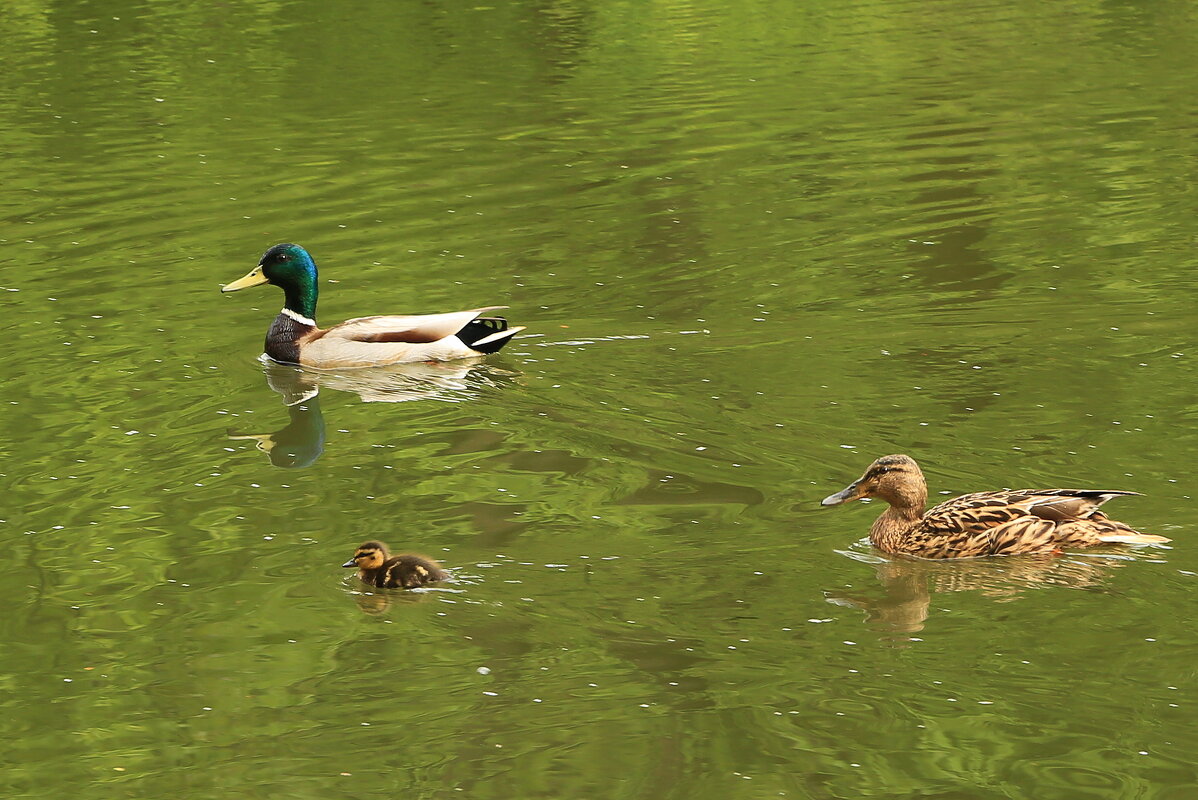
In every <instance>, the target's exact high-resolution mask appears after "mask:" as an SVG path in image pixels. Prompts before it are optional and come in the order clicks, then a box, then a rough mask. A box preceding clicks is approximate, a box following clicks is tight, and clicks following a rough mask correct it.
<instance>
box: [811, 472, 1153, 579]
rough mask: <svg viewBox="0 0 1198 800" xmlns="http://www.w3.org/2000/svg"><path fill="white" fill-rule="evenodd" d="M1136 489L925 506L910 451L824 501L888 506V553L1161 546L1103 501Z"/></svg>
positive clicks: (977, 496) (1036, 493)
mask: <svg viewBox="0 0 1198 800" xmlns="http://www.w3.org/2000/svg"><path fill="white" fill-rule="evenodd" d="M1131 494H1137V492H1122V491H1103V490H1098V489H1043V490H1034V489H1012V490H1008V491H998V492H976V493H974V494H966V495H962V496H961V497H955V498H953V499H952V500H948V501H946V502H943V503H941V504H940V505H938V506H934V507H932V508H930V509H928V510H927V511H924V506H925V505H926V503H927V499H928V486H927V482H926V481H925V480H924V477H923V472H922V471H921V470H920V469H919V465H918V464H916V463H915V460H914V459H912V458H910V457H909V456H904V455H892V456H882V457H881V458H879V459H878V460H877V461H875V462H874V463H872V464H870V465H869V469H867V470H866V471H865V474H864V475H862V476H861V477H860V478H858V479H857V480H855V481H853V482H852V483H851V484H849V485H848V486H847V487H845V488H844V489H842V490H841V491H839V492H837V493H836V494H833V495H829V496H828V497H825V498H824V500H823V502H822V505H825V506H833V505H839V504H840V503H845V502H848V501H850V500H857V499H860V498H863V497H877V498H879V499H881V500H885V501H886V502H887V503H889V504H890V507H889V508H887V509H886V510H885V511H884V512H882V515H881V516H880V517H878V518H877V520H875V521H874V524H873V527H871V528H870V530H869V541H870V542H871V543H872V544H873V545H874V546H875V547H877V548H878V549H880V550H884V551H885V552H887V553H902V554H905V555H911V556H918V557H921V558H971V557H975V556H990V555H1015V554H1018V553H1051V552H1057V551H1060V550H1061V549H1062V548H1065V547H1094V546H1096V545H1102V544H1156V543H1162V542H1167V541H1169V540H1168V539H1166V538H1165V537H1163V536H1154V535H1152V534H1147V533H1140V532H1139V531H1136V530H1133V529H1132V528H1131V527H1129V526H1127V525H1125V524H1124V523H1122V522H1118V521H1116V520H1113V519H1111V518H1109V517H1108V516H1107V515H1106V514H1104V513H1102V512H1101V511H1099V510H1098V507H1099V506H1101V505H1102V504H1103V503H1105V502H1106V501H1107V500H1110V499H1111V498H1112V497H1117V496H1119V495H1131Z"/></svg>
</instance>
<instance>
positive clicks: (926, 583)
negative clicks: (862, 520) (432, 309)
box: [825, 551, 1130, 641]
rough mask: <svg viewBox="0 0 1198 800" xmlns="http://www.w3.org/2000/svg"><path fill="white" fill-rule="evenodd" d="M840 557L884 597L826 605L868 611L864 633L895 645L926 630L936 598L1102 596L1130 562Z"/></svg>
mask: <svg viewBox="0 0 1198 800" xmlns="http://www.w3.org/2000/svg"><path fill="white" fill-rule="evenodd" d="M839 552H840V553H841V555H845V556H848V557H849V558H852V559H854V560H856V561H862V562H865V563H869V564H872V565H873V567H874V571H875V573H876V575H877V578H878V583H879V584H881V592H868V593H864V592H862V593H849V592H842V591H833V592H826V593H825V597H826V598H827V600H828V602H830V603H834V604H836V605H839V606H846V607H850V608H857V609H860V610H861V611H864V612H865V625H866V627H868V628H870V629H872V630H875V631H877V632H879V633H881V634H883V635H885V636H886V637H887V638H892V639H894V640H895V641H907V640H909V639H910V637H909V634H914V633H918V632H920V631H922V630H923V628H924V624H925V623H926V622H927V619H928V616H929V613H930V610H931V604H932V598H933V597H935V595H937V594H945V593H950V592H977V593H978V594H980V595H982V596H984V597H988V598H990V599H992V600H993V601H994V602H996V603H1003V602H1010V601H1013V600H1016V599H1018V598H1019V597H1020V596H1022V595H1024V594H1025V593H1027V592H1029V591H1033V590H1036V589H1042V588H1045V587H1050V586H1058V587H1064V588H1069V589H1087V590H1102V587H1103V584H1104V583H1105V582H1106V580H1107V578H1108V577H1110V574H1111V572H1112V571H1113V570H1115V569H1118V568H1119V567H1121V566H1123V565H1124V564H1125V563H1127V561H1128V560H1130V557H1129V556H1127V555H1126V554H1123V555H1112V554H1104V555H1099V554H1086V555H1078V554H1068V555H1064V556H1060V555H1051V554H1041V555H1024V556H1002V557H998V556H996V557H992V558H978V559H957V560H952V561H928V560H922V559H907V558H903V557H901V556H900V557H887V558H883V557H882V556H879V555H876V554H866V553H862V552H856V551H839Z"/></svg>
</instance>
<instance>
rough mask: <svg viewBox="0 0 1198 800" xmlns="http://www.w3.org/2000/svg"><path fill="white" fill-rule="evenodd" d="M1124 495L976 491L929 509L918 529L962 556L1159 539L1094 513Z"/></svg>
mask: <svg viewBox="0 0 1198 800" xmlns="http://www.w3.org/2000/svg"><path fill="white" fill-rule="evenodd" d="M1124 494H1136V493H1135V492H1122V491H1106V490H1097V489H1044V490H1035V489H1015V490H1011V491H1002V492H977V493H975V494H967V495H963V496H961V497H956V498H953V499H952V500H949V501H947V502H944V503H941V504H940V505H938V506H935V507H934V508H932V509H930V510H929V511H928V512H927V514H926V515H924V518H923V521H922V523H921V525H920V529H921V531H922V532H923V533H924V535H925V536H926V537H928V538H929V539H943V540H944V546H945V548H946V549H947V550H951V551H953V552H954V553H958V554H967V555H993V554H1000V553H1005V554H1015V553H1044V552H1052V551H1053V550H1056V549H1058V548H1060V547H1062V546H1067V545H1083V546H1089V545H1096V544H1100V543H1102V542H1132V543H1138V542H1149V541H1153V542H1155V541H1160V540H1162V538H1163V537H1152V536H1148V535H1146V534H1139V533H1138V532H1137V531H1134V530H1132V529H1131V528H1129V527H1128V526H1127V525H1124V524H1123V523H1121V522H1115V521H1113V520H1108V519H1107V517H1106V515H1105V514H1103V513H1102V512H1101V511H1098V507H1099V506H1100V505H1102V504H1103V503H1105V502H1106V501H1107V500H1109V499H1111V498H1112V497H1117V496H1119V495H1124Z"/></svg>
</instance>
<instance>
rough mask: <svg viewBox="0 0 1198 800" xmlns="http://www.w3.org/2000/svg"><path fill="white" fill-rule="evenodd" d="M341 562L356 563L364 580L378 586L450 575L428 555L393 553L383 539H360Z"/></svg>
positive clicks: (414, 584) (406, 586) (409, 583)
mask: <svg viewBox="0 0 1198 800" xmlns="http://www.w3.org/2000/svg"><path fill="white" fill-rule="evenodd" d="M341 566H343V567H357V568H358V577H359V578H360V579H361V580H362V582H363V583H369V584H370V585H371V586H377V587H378V588H380V589H413V588H415V587H417V586H424V585H425V584H426V583H432V582H433V581H443V580H445V579H446V578H447V577H449V574H448V573H447V572H446V571H445V570H444V569H442V568H441V565H440V564H438V563H437V562H436V561H433V560H432V559H431V558H425V557H424V556H418V555H414V554H412V553H403V554H401V555H398V556H393V555H391V554H390V553H389V552H387V545H385V544H383V543H382V542H363V543H362V544H360V545H358V549H357V550H356V551H354V557H353V558H351V559H350V560H349V561H346V562H345V563H344V564H342V565H341Z"/></svg>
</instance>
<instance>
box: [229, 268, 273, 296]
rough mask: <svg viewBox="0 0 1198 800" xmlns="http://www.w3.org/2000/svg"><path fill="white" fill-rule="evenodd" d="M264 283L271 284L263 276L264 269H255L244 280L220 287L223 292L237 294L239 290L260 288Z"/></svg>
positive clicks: (239, 279)
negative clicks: (252, 287) (253, 287)
mask: <svg viewBox="0 0 1198 800" xmlns="http://www.w3.org/2000/svg"><path fill="white" fill-rule="evenodd" d="M263 283H270V281H268V280H267V279H266V276H265V275H263V274H262V267H254V268H253V269H252V270H250V274H249V275H246V276H245V277H244V278H238V279H237V280H235V281H233V282H232V283H226V284H225V285H224V286H222V287H220V290H221V291H222V292H236V291H238V290H239V289H248V288H250V287H251V286H260V285H261V284H263Z"/></svg>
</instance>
